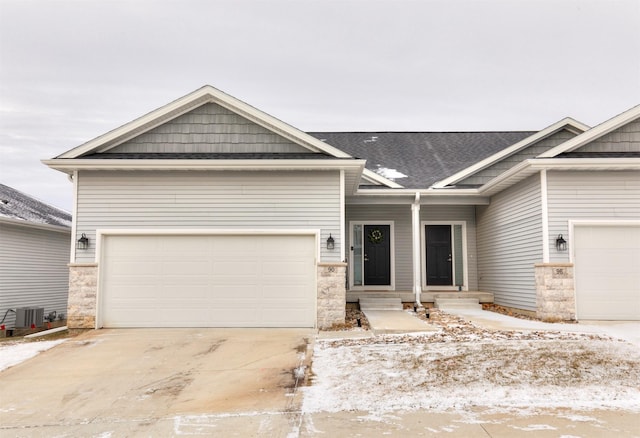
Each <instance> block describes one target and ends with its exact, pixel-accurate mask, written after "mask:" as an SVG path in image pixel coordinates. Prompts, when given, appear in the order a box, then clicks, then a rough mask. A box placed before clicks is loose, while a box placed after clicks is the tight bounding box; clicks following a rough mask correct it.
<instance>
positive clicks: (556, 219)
mask: <svg viewBox="0 0 640 438" xmlns="http://www.w3.org/2000/svg"><path fill="white" fill-rule="evenodd" d="M547 187H548V188H547V198H548V205H549V239H550V241H551V242H550V260H551V262H568V261H569V253H570V249H571V245H572V242H570V241H569V240H570V239H569V220H590V221H592V220H597V221H601V220H623V221H624V220H638V219H640V175H639V174H638V172H634V171H619V172H613V171H611V172H586V171H582V172H578V171H573V172H567V171H563V172H560V171H556V172H554V171H549V172H548V173H547ZM558 234H562V235H563V236H564V238H565V239H566V240H567V241H569V242H568V245H569V251H566V252H561V253H559V252H557V251H556V249H555V247H554V242H555V238H556V237H557V236H558Z"/></svg>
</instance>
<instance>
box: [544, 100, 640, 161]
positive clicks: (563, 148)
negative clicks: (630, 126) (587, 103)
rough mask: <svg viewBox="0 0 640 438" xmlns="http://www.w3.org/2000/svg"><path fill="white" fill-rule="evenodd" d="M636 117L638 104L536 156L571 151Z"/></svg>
mask: <svg viewBox="0 0 640 438" xmlns="http://www.w3.org/2000/svg"><path fill="white" fill-rule="evenodd" d="M638 117H640V105H638V106H635V107H633V108H631V109H630V110H628V111H625V112H624V113H622V114H619V115H617V116H616V117H614V118H612V119H609V120H607V121H606V122H603V123H601V124H600V125H598V126H595V127H593V128H591V129H590V130H588V131H587V132H585V133H583V134H580V135H578V136H577V137H574V138H572V139H571V140H567V141H565V142H564V143H562V144H561V145H558V146H556V147H555V148H553V149H550V150H548V151H547V152H545V153H543V154H540V156H539V157H538V158H553V157H555V156H557V155H559V154H562V153H564V152H571V151H573V150H575V149H577V148H579V147H581V146H584V145H585V144H587V143H589V142H591V141H593V140H595V139H597V138H599V137H602V136H603V135H605V134H608V133H609V132H611V131H613V130H615V129H618V128H619V127H621V126H623V125H625V124H627V123H629V122H631V121H633V120H635V119H637V118H638Z"/></svg>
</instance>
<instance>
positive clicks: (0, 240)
mask: <svg viewBox="0 0 640 438" xmlns="http://www.w3.org/2000/svg"><path fill="white" fill-rule="evenodd" d="M70 239H71V231H70V230H69V231H67V232H63V231H49V230H45V229H40V228H33V227H26V226H19V225H10V224H5V223H0V320H2V318H3V317H4V316H5V314H6V315H7V317H6V319H5V320H4V322H3V323H2V324H4V325H6V326H7V327H13V326H14V324H15V313H13V312H9V313H7V310H8V309H15V308H17V307H44V315H45V317H46V316H47V315H48V314H49V313H51V312H54V311H55V312H56V313H57V315H60V314H64V315H66V314H67V294H68V286H69V270H68V269H67V264H68V263H69V252H70V247H71V240H70Z"/></svg>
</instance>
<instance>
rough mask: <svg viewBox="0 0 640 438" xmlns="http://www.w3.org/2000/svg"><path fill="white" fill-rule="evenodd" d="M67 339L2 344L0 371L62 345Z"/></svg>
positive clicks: (0, 348)
mask: <svg viewBox="0 0 640 438" xmlns="http://www.w3.org/2000/svg"><path fill="white" fill-rule="evenodd" d="M64 341H65V339H59V340H56V341H39V342H20V343H8V342H5V343H2V344H0V371H2V370H6V369H7V368H9V367H12V366H16V365H18V364H19V363H22V362H24V361H25V360H27V359H31V358H32V357H35V356H37V355H38V354H39V353H42V352H43V351H46V350H48V349H50V348H53V347H55V346H56V345H58V344H61V343H63V342H64Z"/></svg>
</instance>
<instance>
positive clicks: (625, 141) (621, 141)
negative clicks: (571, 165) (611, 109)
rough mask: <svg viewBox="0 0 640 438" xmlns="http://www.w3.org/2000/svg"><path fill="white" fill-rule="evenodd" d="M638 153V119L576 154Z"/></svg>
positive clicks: (639, 138) (639, 139)
mask: <svg viewBox="0 0 640 438" xmlns="http://www.w3.org/2000/svg"><path fill="white" fill-rule="evenodd" d="M578 151H579V152H640V119H636V120H634V121H633V122H631V123H627V124H626V125H624V126H623V127H621V128H619V129H616V130H615V131H613V132H610V133H608V134H606V135H604V136H602V137H600V138H599V139H597V140H595V141H593V142H591V143H589V144H587V145H585V146H583V147H581V148H578V149H576V152H578Z"/></svg>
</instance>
